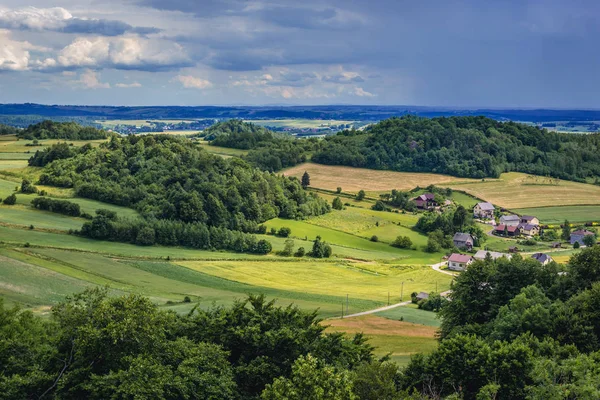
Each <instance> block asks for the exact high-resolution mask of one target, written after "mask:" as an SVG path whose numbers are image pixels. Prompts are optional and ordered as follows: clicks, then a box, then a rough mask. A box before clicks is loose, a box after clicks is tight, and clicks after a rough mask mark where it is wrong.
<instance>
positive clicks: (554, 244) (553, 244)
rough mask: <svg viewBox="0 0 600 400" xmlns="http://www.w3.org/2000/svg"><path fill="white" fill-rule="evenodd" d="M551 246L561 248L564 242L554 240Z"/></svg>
mask: <svg viewBox="0 0 600 400" xmlns="http://www.w3.org/2000/svg"><path fill="white" fill-rule="evenodd" d="M550 247H552V248H553V249H560V248H561V247H562V243H561V242H554V243H552V245H551V246H550Z"/></svg>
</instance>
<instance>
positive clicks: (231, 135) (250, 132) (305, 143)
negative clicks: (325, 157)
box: [204, 119, 319, 172]
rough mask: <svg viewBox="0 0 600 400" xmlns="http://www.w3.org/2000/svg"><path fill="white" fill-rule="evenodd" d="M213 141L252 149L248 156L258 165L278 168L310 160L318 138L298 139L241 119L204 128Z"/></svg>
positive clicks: (271, 170) (214, 143) (259, 166)
mask: <svg viewBox="0 0 600 400" xmlns="http://www.w3.org/2000/svg"><path fill="white" fill-rule="evenodd" d="M204 133H205V134H206V135H205V139H206V140H208V141H210V144H211V145H214V146H222V147H230V148H235V149H243V150H250V151H249V152H248V154H247V155H246V156H245V157H244V158H245V159H246V160H247V161H248V162H250V163H251V164H253V165H255V166H257V167H258V168H260V169H262V170H265V171H270V172H276V171H279V170H281V169H283V168H288V167H293V166H294V165H296V164H300V163H303V162H305V161H306V160H307V158H308V154H309V153H310V152H312V151H314V150H315V149H316V148H317V147H318V146H319V141H318V140H316V139H306V140H297V139H294V138H292V137H290V136H286V135H283V134H280V133H275V132H272V131H270V130H268V129H266V128H263V127H261V126H258V125H254V124H251V123H247V122H243V121H241V120H233V119H232V120H229V121H226V122H220V123H218V124H216V125H213V126H211V127H210V128H208V129H206V130H205V131H204Z"/></svg>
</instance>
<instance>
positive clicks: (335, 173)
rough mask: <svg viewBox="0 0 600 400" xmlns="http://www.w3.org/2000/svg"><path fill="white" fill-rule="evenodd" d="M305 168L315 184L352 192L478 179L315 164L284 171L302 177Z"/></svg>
mask: <svg viewBox="0 0 600 400" xmlns="http://www.w3.org/2000/svg"><path fill="white" fill-rule="evenodd" d="M305 171H306V172H308V173H309V175H310V181H311V186H313V187H316V188H320V189H326V190H336V188H337V187H341V188H342V190H343V191H344V192H353V193H356V192H358V191H359V190H361V189H362V190H365V191H366V192H379V191H391V190H392V189H397V190H410V189H413V188H415V187H417V186H420V187H426V186H428V185H431V184H433V185H438V186H450V184H455V183H459V182H465V183H470V182H478V180H476V179H468V178H457V177H454V176H449V175H441V174H431V173H419V172H395V171H382V170H372V169H366V168H354V167H342V166H331V165H321V164H314V163H304V164H300V165H297V166H295V167H292V168H289V169H287V170H284V171H283V173H284V175H286V176H295V177H297V178H300V177H301V176H302V174H304V172H305Z"/></svg>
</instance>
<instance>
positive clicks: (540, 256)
mask: <svg viewBox="0 0 600 400" xmlns="http://www.w3.org/2000/svg"><path fill="white" fill-rule="evenodd" d="M531 258H533V259H534V260H536V261H538V262H539V263H541V264H542V265H546V264H548V263H549V262H552V257H550V256H549V255H548V254H544V253H535V254H532V255H531Z"/></svg>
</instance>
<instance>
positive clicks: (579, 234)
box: [571, 229, 595, 246]
mask: <svg viewBox="0 0 600 400" xmlns="http://www.w3.org/2000/svg"><path fill="white" fill-rule="evenodd" d="M590 235H595V233H594V232H590V231H588V230H585V229H580V230H578V231H574V232H571V244H575V243H576V242H577V243H579V245H580V246H581V245H584V243H583V238H584V237H586V236H590Z"/></svg>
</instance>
